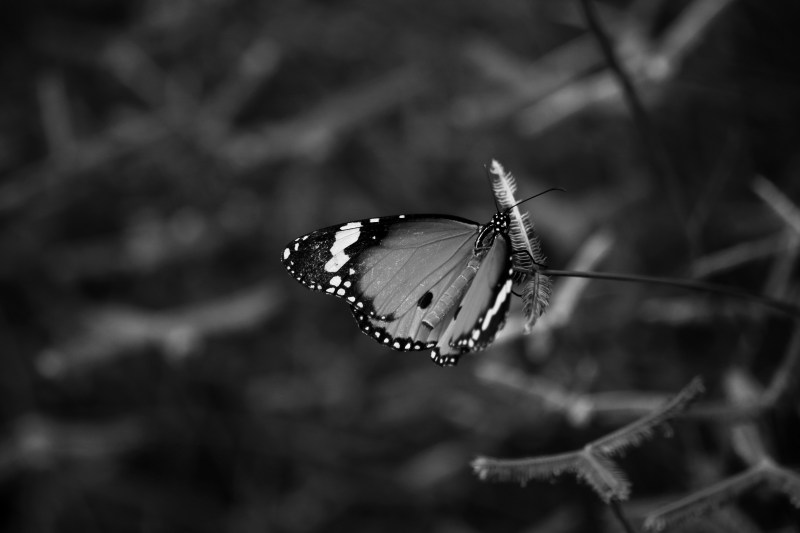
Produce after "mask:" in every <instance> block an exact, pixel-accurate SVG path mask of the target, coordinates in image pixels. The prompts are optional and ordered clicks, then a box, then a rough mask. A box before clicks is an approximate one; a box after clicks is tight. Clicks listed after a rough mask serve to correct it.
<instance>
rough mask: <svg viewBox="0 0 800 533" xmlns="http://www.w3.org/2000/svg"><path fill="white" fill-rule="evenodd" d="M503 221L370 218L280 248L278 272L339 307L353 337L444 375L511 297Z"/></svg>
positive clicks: (494, 324)
mask: <svg viewBox="0 0 800 533" xmlns="http://www.w3.org/2000/svg"><path fill="white" fill-rule="evenodd" d="M508 233H509V215H508V214H507V213H506V212H500V213H497V214H495V215H494V216H493V217H492V220H491V221H490V222H489V223H487V224H485V225H480V224H477V223H475V222H472V221H470V220H466V219H463V218H459V217H451V216H444V215H399V216H394V217H382V218H371V219H365V220H360V221H355V222H349V223H346V224H341V225H336V226H330V227H328V228H323V229H320V230H317V231H314V232H312V233H309V234H307V235H304V236H302V237H299V238H297V239H295V240H294V241H292V242H291V243H289V245H288V246H287V247H286V248H285V249H284V251H283V256H282V262H283V264H284V265H285V266H286V268H287V270H288V271H289V273H290V274H291V275H292V276H294V277H295V279H296V280H297V281H299V282H300V283H302V284H304V285H305V286H306V287H308V288H310V289H313V290H318V291H323V292H325V293H326V294H332V295H334V296H337V297H339V298H341V299H344V300H345V301H347V303H348V304H349V305H350V309H351V312H352V314H353V316H354V317H355V319H356V322H357V323H358V325H359V327H360V328H361V330H362V331H363V332H364V333H365V334H366V335H368V336H370V337H372V338H373V339H375V340H376V341H377V342H379V343H381V344H384V345H387V346H389V347H391V348H393V349H395V350H399V351H414V350H424V349H429V350H431V358H432V359H433V360H434V362H436V363H437V364H439V365H442V366H449V365H454V364H456V362H457V361H458V358H459V357H460V356H461V355H462V354H464V353H467V352H472V351H477V350H480V349H482V348H484V347H485V346H486V345H488V344H489V343H490V342H491V341H492V340H493V339H494V336H495V334H496V333H497V331H498V330H499V329H500V328H502V326H503V324H504V323H505V317H506V314H507V312H508V307H509V301H510V297H511V287H512V283H513V280H512V275H513V268H512V259H511V253H512V251H511V246H510V242H509V238H508Z"/></svg>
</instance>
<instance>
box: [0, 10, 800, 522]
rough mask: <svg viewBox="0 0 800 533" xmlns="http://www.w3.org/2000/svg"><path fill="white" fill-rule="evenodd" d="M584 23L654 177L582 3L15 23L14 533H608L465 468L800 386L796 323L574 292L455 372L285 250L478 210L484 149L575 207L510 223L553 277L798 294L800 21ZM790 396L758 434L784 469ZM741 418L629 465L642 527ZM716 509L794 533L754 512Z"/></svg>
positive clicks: (709, 301)
mask: <svg viewBox="0 0 800 533" xmlns="http://www.w3.org/2000/svg"><path fill="white" fill-rule="evenodd" d="M596 7H597V10H598V13H599V16H600V19H601V21H602V24H603V25H604V27H605V28H606V29H607V30H608V32H609V33H610V34H611V36H612V37H613V39H614V41H615V45H616V50H617V54H618V55H619V57H620V59H621V61H622V63H623V65H624V67H625V69H626V70H627V71H628V72H629V73H630V76H631V78H632V79H633V81H634V83H635V84H636V86H637V88H638V89H639V93H640V97H641V98H642V100H643V103H644V105H645V106H646V108H647V109H648V111H649V113H650V119H651V121H652V125H653V128H654V129H655V130H656V131H657V133H658V137H659V139H660V142H661V144H662V148H661V150H662V151H661V155H662V156H663V157H662V158H661V159H662V163H663V162H666V167H667V168H668V171H667V172H666V173H664V174H663V176H662V177H659V176H658V175H657V174H656V173H654V172H653V170H652V167H650V166H649V165H648V156H647V152H646V151H645V150H644V148H643V145H642V142H641V141H642V134H641V131H638V130H637V129H636V128H635V125H634V123H633V122H632V120H631V115H630V113H629V110H628V108H627V106H626V103H625V100H624V98H623V97H622V93H621V92H620V90H619V87H618V85H617V83H616V80H615V78H614V76H613V74H612V72H611V71H609V70H608V69H607V68H606V62H605V59H604V57H603V55H602V54H601V53H600V50H599V48H598V46H597V42H596V40H595V39H594V37H593V36H592V35H591V33H590V32H589V31H588V30H587V26H586V23H585V21H584V19H583V16H582V12H581V10H580V4H579V3H578V2H577V0H576V1H565V0H526V1H523V0H501V1H498V2H485V1H477V0H462V1H460V2H454V1H447V0H426V1H424V2H422V1H418V0H404V1H402V2H401V1H393V0H387V1H383V2H373V1H369V0H340V1H335V2H333V1H331V2H323V1H311V0H269V1H263V2H252V1H248V0H168V1H147V0H142V1H123V0H115V1H108V0H105V1H101V0H59V1H55V0H32V1H22V0H6V1H4V2H2V4H0V75H1V76H2V83H0V530H2V531H8V532H32V533H33V532H51V531H52V532H71V531H80V532H94V531H97V532H147V533H154V532H184V531H185V532H231V533H234V532H236V533H238V532H265V531H270V532H272V531H274V532H297V533H301V532H315V531H348V532H360V531H387V532H389V531H398V532H400V531H403V532H406V531H420V532H421V531H431V532H440V533H472V532H479V531H481V532H483V531H492V532H494V531H497V532H533V531H537V532H573V531H618V530H619V529H618V527H619V526H618V525H617V524H616V523H615V522H614V521H613V520H612V517H611V516H610V515H609V514H608V513H607V512H606V510H605V508H604V506H603V505H602V503H601V502H600V501H599V500H598V498H597V497H596V496H595V495H594V494H593V493H592V492H591V491H590V490H589V489H588V488H587V487H585V486H583V485H580V484H578V483H576V482H575V481H574V480H573V479H570V478H563V479H560V480H558V482H556V483H553V484H549V483H532V484H530V485H529V486H527V487H525V488H520V487H519V486H515V485H513V484H509V485H506V484H486V483H482V482H481V481H480V480H479V479H478V478H477V477H475V476H474V475H473V474H472V473H471V471H470V468H469V462H470V460H471V459H472V458H473V457H475V455H477V454H487V455H493V456H501V457H525V456H532V455H537V454H543V453H557V452H562V451H567V450H571V449H574V448H578V447H581V446H583V445H584V444H585V443H586V442H588V441H589V440H590V439H592V438H595V437H597V436H599V435H602V434H604V433H606V432H608V431H611V430H613V429H615V428H616V427H619V425H620V424H622V423H625V422H628V421H630V420H632V417H633V416H637V415H640V414H641V412H642V409H646V408H648V407H651V406H653V405H655V404H656V403H657V402H659V401H661V400H662V399H663V398H664V397H666V396H665V395H669V394H672V393H674V392H675V391H677V390H678V389H680V388H681V387H682V386H683V385H685V384H686V383H687V382H688V381H689V380H690V379H691V378H692V377H693V376H695V375H701V376H703V378H704V380H705V382H706V386H707V389H708V392H707V394H706V397H705V401H706V402H708V403H710V404H711V403H714V404H716V405H719V406H721V407H720V409H721V410H722V411H720V412H728V413H729V412H731V410H733V411H735V410H736V409H737V405H741V403H740V402H741V401H745V404H746V399H747V398H753V397H758V395H759V394H761V391H763V390H764V389H765V388H767V387H772V386H773V385H774V383H775V380H776V379H777V378H778V377H782V378H792V377H794V376H795V375H796V373H797V372H796V371H797V365H795V364H794V362H796V356H793V355H792V354H793V353H796V352H798V351H800V343H799V342H800V341H798V339H796V338H795V339H794V340H793V330H792V327H793V322H792V321H790V320H787V319H786V317H783V316H781V315H776V314H771V313H767V312H765V311H764V309H763V308H760V307H753V306H752V305H750V304H746V303H745V302H742V301H738V300H735V299H731V298H724V297H719V296H713V297H711V296H708V295H704V294H695V293H687V292H685V291H680V290H677V289H669V288H664V287H653V286H646V285H634V284H622V283H610V282H598V281H593V282H583V281H580V282H578V281H576V280H573V279H566V278H560V279H557V280H555V285H554V294H553V301H552V306H551V311H550V313H549V315H548V316H546V317H545V318H544V319H543V320H542V321H541V323H540V324H537V326H536V327H535V328H534V330H533V333H532V334H531V335H530V336H522V335H521V331H522V320H521V318H520V315H521V311H520V306H519V305H518V303H519V302H515V306H514V307H513V308H512V311H511V314H510V316H509V323H508V325H507V326H506V328H505V330H504V331H503V335H502V338H500V339H499V340H498V341H497V342H496V343H495V345H494V346H492V347H491V348H490V349H489V350H487V351H486V352H482V353H479V354H474V355H470V356H467V357H465V358H464V359H463V360H462V362H461V364H460V365H459V366H458V367H456V368H454V369H442V368H438V367H436V366H435V365H433V364H431V363H430V361H429V360H428V357H427V354H415V353H398V352H393V351H391V350H387V349H385V348H383V347H381V346H378V345H377V344H375V343H374V342H372V341H371V340H369V339H368V338H366V337H365V336H363V335H362V334H361V333H360V332H359V330H358V328H357V327H355V323H354V321H353V319H352V317H351V316H350V313H349V312H348V310H347V307H346V306H345V305H344V304H343V303H342V302H340V301H338V300H336V299H334V298H325V297H322V296H321V295H319V294H314V293H311V292H309V291H306V290H305V289H304V288H303V287H302V286H300V285H299V284H297V283H296V282H295V281H293V280H292V278H291V277H290V276H288V275H287V274H286V273H285V271H284V269H283V267H282V265H281V264H280V262H279V256H280V253H281V251H282V250H283V247H284V245H285V244H286V243H287V242H289V241H290V240H292V239H294V238H295V237H297V236H299V235H301V234H304V233H307V232H310V231H312V230H314V229H317V228H319V227H323V226H328V225H332V224H335V223H338V222H343V221H349V220H357V219H361V218H367V217H376V216H384V215H391V214H401V213H443V214H452V215H458V216H462V217H467V218H470V219H473V220H476V221H480V222H485V221H487V220H488V219H489V218H490V217H491V215H492V213H493V212H494V202H493V199H492V196H491V193H490V190H489V187H488V185H487V180H486V177H485V174H484V164H485V163H487V162H488V160H489V159H490V158H493V157H494V158H497V159H498V160H500V161H501V162H502V163H503V164H504V165H505V166H506V168H507V169H508V170H510V171H511V172H513V173H514V174H515V176H516V177H517V181H518V184H519V188H520V190H519V193H518V195H519V196H520V197H524V196H528V195H531V194H535V193H537V192H540V191H541V190H543V189H545V188H547V187H556V186H557V187H563V188H566V189H567V190H568V191H569V192H568V193H553V194H549V195H546V196H544V197H542V198H538V199H536V200H534V201H533V202H531V203H529V204H527V207H528V209H529V210H530V213H531V216H532V219H533V221H534V223H535V225H536V228H537V231H538V233H539V235H540V237H541V239H542V244H543V250H544V252H545V254H546V255H547V256H548V258H549V265H550V267H552V268H576V269H582V270H599V271H615V272H625V273H636V274H648V275H661V276H671V277H677V278H687V279H705V280H710V281H715V282H719V283H725V284H728V285H732V286H735V287H737V288H740V289H745V290H749V291H754V292H762V293H766V294H770V295H772V296H774V297H776V298H780V299H783V300H787V301H794V302H797V301H798V298H797V296H798V283H797V281H798V279H797V275H796V274H797V255H798V250H799V249H800V248H798V245H799V244H800V211H798V207H797V203H796V202H797V201H800V180H798V179H797V177H798V175H800V158H798V154H800V151H799V150H798V141H800V68H798V67H800V54H798V53H797V51H798V50H800V32H798V30H797V29H798V27H800V25H799V23H800V16H798V15H800V9H799V8H798V6H797V4H796V2H793V1H790V0H774V1H770V2H762V1H759V0H680V1H674V0H639V1H628V0H619V1H608V2H605V1H604V2H597V3H596ZM793 365H794V366H793ZM784 381H785V382H787V383H792V380H791V379H784ZM786 387H787V390H789V393H788V398H789V399H788V401H786V402H784V403H782V404H781V407H780V408H779V409H775V410H772V411H770V413H769V414H768V416H766V415H765V416H762V417H760V418H759V419H758V422H759V424H758V425H757V426H756V425H755V424H753V425H751V426H748V427H750V428H751V429H752V430H753V432H756V433H757V435H758V438H759V439H760V441H761V442H763V444H764V446H765V447H766V448H767V449H768V450H769V452H770V454H772V457H773V458H774V459H775V460H777V461H780V462H782V463H785V464H788V465H795V466H796V465H798V464H800V457H798V455H800V454H799V453H798V450H800V442H799V441H798V438H797V437H796V434H797V433H798V432H797V425H798V412H799V411H800V409H798V405H800V403H798V400H797V396H796V394H792V393H791V391H793V390H794V389H793V388H792V386H790V385H787V386H786ZM770 390H771V389H770ZM786 396H787V395H786V394H784V395H783V396H782V397H786ZM576 398H580V399H581V400H582V401H581V402H578V401H576ZM742 398H745V400H741V399H742ZM601 400H602V401H601ZM737 402H739V403H737ZM731 424H732V422H731V420H730V419H726V418H725V417H705V418H703V417H697V418H696V419H692V420H687V421H680V422H678V423H676V424H675V427H674V436H673V438H672V439H657V440H655V441H653V442H651V443H648V444H646V445H644V446H642V447H641V448H639V449H636V450H633V451H631V453H630V454H629V455H628V456H627V457H626V458H625V459H624V460H623V461H622V463H621V464H622V467H623V469H624V470H625V472H626V473H627V475H628V476H629V478H630V479H631V481H632V483H633V500H632V502H631V503H630V504H628V505H626V512H627V513H629V515H630V516H631V518H632V520H633V522H634V523H637V524H638V523H641V517H642V516H644V514H646V513H647V512H649V511H650V510H652V509H653V508H654V507H656V506H657V505H659V504H662V503H665V502H668V501H672V500H674V499H676V498H679V497H681V496H683V495H685V494H687V493H688V492H689V491H690V490H694V489H697V488H700V487H703V486H706V485H708V484H710V483H713V482H715V481H718V480H720V479H724V478H725V477H726V476H730V475H732V474H735V473H736V472H739V471H741V470H742V469H743V468H745V467H746V466H747V463H748V457H749V456H748V454H747V453H746V452H742V451H741V446H739V445H737V442H739V441H738V440H737V437H736V435H737V433H735V432H732V431H731ZM756 433H753V434H756ZM753 438H755V437H753ZM728 512H729V513H735V515H733V516H735V523H736V524H738V525H739V526H743V525H746V526H747V527H752V528H753V529H748V530H747V531H759V530H763V531H798V529H796V527H797V526H796V523H797V512H796V510H793V508H792V507H791V506H790V505H789V503H788V499H787V498H786V497H785V496H783V495H781V494H780V493H776V492H774V491H769V490H764V491H757V492H755V493H752V494H748V495H745V496H743V497H742V498H740V499H738V500H737V501H736V506H733V507H729V510H728ZM722 530H724V529H703V530H702V531H722ZM698 531H700V529H698Z"/></svg>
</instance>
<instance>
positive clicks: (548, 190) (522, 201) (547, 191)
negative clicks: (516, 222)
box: [505, 187, 567, 211]
mask: <svg viewBox="0 0 800 533" xmlns="http://www.w3.org/2000/svg"><path fill="white" fill-rule="evenodd" d="M553 191H561V192H567V190H566V189H562V188H561V187H551V188H549V189H547V190H545V191H542V192H540V193H538V194H534V195H533V196H529V197H527V198H525V199H524V200H520V201H519V202H517V203H515V204H514V205H512V206H511V207H509V208H507V209H505V211H511V210H512V209H514V208H515V207H517V206H518V205H520V204H524V203H525V202H527V201H528V200H533V199H534V198H537V197H539V196H541V195H543V194H547V193H549V192H553Z"/></svg>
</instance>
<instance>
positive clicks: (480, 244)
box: [474, 211, 511, 255]
mask: <svg viewBox="0 0 800 533" xmlns="http://www.w3.org/2000/svg"><path fill="white" fill-rule="evenodd" d="M510 226H511V217H510V215H509V214H508V213H507V212H505V211H501V212H499V213H495V214H494V215H492V219H491V220H490V221H489V222H488V223H487V224H484V225H483V226H481V227H480V230H479V231H478V238H477V239H475V250H474V251H475V255H481V254H483V253H485V252H486V251H487V250H488V249H489V248H490V247H491V246H492V244H493V243H494V240H495V238H497V236H498V235H508V232H509V227H510Z"/></svg>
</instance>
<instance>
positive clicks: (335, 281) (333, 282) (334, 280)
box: [331, 276, 342, 287]
mask: <svg viewBox="0 0 800 533" xmlns="http://www.w3.org/2000/svg"><path fill="white" fill-rule="evenodd" d="M341 282H342V278H340V277H339V276H333V277H332V278H331V285H333V286H334V287H338V286H339V284H340V283H341Z"/></svg>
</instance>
